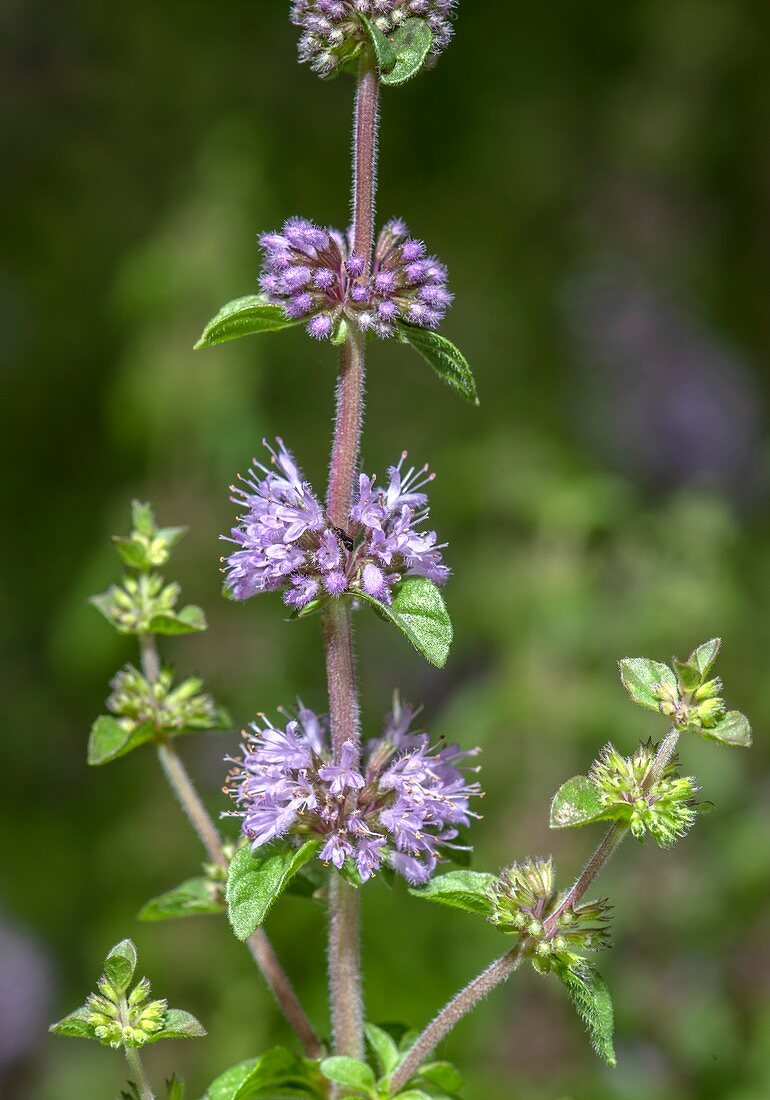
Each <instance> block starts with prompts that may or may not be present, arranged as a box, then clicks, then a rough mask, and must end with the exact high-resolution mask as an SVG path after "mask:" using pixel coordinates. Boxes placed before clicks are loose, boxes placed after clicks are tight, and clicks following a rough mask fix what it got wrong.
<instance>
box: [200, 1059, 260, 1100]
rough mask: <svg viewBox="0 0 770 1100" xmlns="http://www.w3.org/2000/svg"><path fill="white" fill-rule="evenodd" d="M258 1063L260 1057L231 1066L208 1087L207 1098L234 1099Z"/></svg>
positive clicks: (206, 1099)
mask: <svg viewBox="0 0 770 1100" xmlns="http://www.w3.org/2000/svg"><path fill="white" fill-rule="evenodd" d="M258 1064H259V1058H249V1059H248V1060H247V1061H245V1062H239V1063H238V1065H237V1066H230V1068H229V1069H226V1070H225V1071H224V1073H221V1074H220V1075H219V1077H217V1079H216V1080H215V1081H212V1083H211V1084H210V1085H209V1087H208V1088H207V1089H206V1097H205V1100H233V1097H234V1096H235V1094H236V1093H237V1091H238V1089H239V1088H240V1086H241V1085H242V1084H243V1082H244V1081H246V1080H247V1078H248V1077H249V1074H250V1073H251V1071H252V1070H253V1069H254V1067H255V1066H256V1065H258Z"/></svg>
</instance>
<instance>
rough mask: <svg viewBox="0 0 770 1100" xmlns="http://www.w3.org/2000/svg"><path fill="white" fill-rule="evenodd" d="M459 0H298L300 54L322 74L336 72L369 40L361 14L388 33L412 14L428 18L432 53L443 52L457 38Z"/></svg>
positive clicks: (295, 9) (294, 17)
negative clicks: (455, 35)
mask: <svg viewBox="0 0 770 1100" xmlns="http://www.w3.org/2000/svg"><path fill="white" fill-rule="evenodd" d="M456 7H457V0H294V2H293V3H292V6H291V21H292V23H294V24H295V26H297V27H299V28H300V29H301V31H302V35H301V37H300V40H299V59H300V61H301V62H303V63H307V64H309V65H310V67H311V68H312V69H313V70H314V71H315V72H317V73H319V75H321V76H331V75H332V73H335V72H336V71H337V70H339V69H340V68H341V67H342V66H344V65H345V64H346V63H348V62H352V61H354V60H355V58H356V57H358V55H359V53H360V52H361V50H362V48H363V47H364V46H366V45H368V35H367V33H366V30H365V28H364V25H363V23H362V21H361V19H360V16H364V17H366V18H367V19H370V20H371V21H372V23H373V24H374V25H375V26H376V27H377V29H378V30H379V31H381V32H382V33H383V34H385V35H388V34H391V33H392V32H393V31H395V30H397V29H398V27H400V26H401V25H402V23H404V22H405V21H406V20H407V19H411V18H415V17H417V18H420V19H424V20H425V21H426V23H427V24H428V26H429V27H430V29H431V31H432V32H433V44H432V46H431V53H432V54H434V55H438V54H440V53H441V52H442V51H443V50H445V49H446V47H447V46H448V45H449V42H450V41H451V38H452V33H453V29H452V19H453V17H454V12H455V8H456Z"/></svg>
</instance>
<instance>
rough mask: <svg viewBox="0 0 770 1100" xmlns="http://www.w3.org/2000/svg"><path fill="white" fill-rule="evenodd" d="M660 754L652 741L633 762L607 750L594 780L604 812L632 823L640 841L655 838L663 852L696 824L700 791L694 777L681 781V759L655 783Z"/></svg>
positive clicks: (596, 767)
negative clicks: (652, 775)
mask: <svg viewBox="0 0 770 1100" xmlns="http://www.w3.org/2000/svg"><path fill="white" fill-rule="evenodd" d="M656 751H657V746H656V745H653V744H652V742H650V741H648V742H647V743H646V744H644V745H640V747H639V748H638V749H637V750H636V752H635V753H634V754H633V756H628V757H623V756H621V755H620V753H619V752H618V751H617V749H615V747H614V746H613V745H607V746H606V748H605V749H604V751H603V752H602V754H601V756H600V757H599V759H598V760H597V761H596V762H595V763H594V765H593V767H592V769H591V771H590V773H589V776H588V777H589V779H590V780H591V781H592V782H593V784H594V785H595V787H596V792H597V795H598V798H599V803H600V804H601V806H602V807H603V808H604V809H605V810H607V811H610V812H611V813H612V815H613V816H617V817H618V818H619V819H620V820H626V821H628V823H629V825H630V827H631V832H632V833H633V834H634V836H635V837H636V838H637V839H638V840H642V839H643V838H644V837H645V836H646V835H648V834H649V835H650V836H651V837H652V838H653V840H655V842H656V843H657V844H658V845H659V846H660V847H661V848H670V847H672V845H674V844H675V843H676V841H677V840H679V839H680V838H681V837H683V836H686V834H687V833H688V832H689V831H690V829H691V828H692V826H693V824H694V822H695V818H696V817H697V815H698V802H697V801H696V798H695V795H696V794H697V792H698V787H697V785H696V783H695V779H694V778H693V777H692V776H689V775H688V776H680V775H679V773H678V761H677V760H676V758H675V759H673V760H672V761H671V762H670V763H669V764H668V765H667V767H666V768H665V769H664V771H663V772H662V774H661V775H660V776H658V778H657V779H655V780H654V782H652V783H650V782H649V778H648V777H649V775H650V769H651V768H652V765H653V761H654V759H655V754H656Z"/></svg>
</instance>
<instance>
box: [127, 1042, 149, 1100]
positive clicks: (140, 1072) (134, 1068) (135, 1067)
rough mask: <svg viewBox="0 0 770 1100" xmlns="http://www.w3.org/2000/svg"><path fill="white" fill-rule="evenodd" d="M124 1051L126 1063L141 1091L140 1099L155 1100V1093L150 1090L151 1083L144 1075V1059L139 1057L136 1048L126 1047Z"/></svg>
mask: <svg viewBox="0 0 770 1100" xmlns="http://www.w3.org/2000/svg"><path fill="white" fill-rule="evenodd" d="M123 1049H124V1050H125V1052H126V1061H127V1062H128V1066H129V1069H130V1070H131V1076H132V1078H133V1081H134V1084H135V1085H136V1087H137V1088H138V1089H139V1095H140V1097H141V1098H142V1100H155V1093H154V1092H153V1091H152V1089H151V1088H150V1083H149V1081H148V1080H147V1078H146V1077H145V1074H144V1066H143V1065H142V1059H141V1058H140V1057H139V1051H138V1050H137V1049H136V1048H135V1047H124V1048H123Z"/></svg>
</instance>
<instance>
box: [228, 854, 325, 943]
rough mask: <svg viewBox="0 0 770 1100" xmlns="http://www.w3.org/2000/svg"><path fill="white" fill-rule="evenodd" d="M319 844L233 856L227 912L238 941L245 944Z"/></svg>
mask: <svg viewBox="0 0 770 1100" xmlns="http://www.w3.org/2000/svg"><path fill="white" fill-rule="evenodd" d="M320 844H321V842H320V840H308V841H306V842H305V843H304V844H303V845H302V847H301V848H299V849H297V848H292V847H290V846H289V845H288V844H271V845H270V846H269V847H267V848H265V849H264V850H260V851H257V852H253V851H252V850H251V848H249V847H248V846H247V847H245V848H240V849H239V850H238V851H237V852H236V853H235V855H234V857H233V860H232V863H231V864H230V870H229V873H228V877H227V891H226V895H227V912H228V916H229V917H230V923H231V925H232V926H233V931H234V932H235V934H236V936H237V937H238V939H239V940H247V939H248V938H249V936H250V935H251V934H252V933H253V932H255V931H256V930H257V928H259V926H260V925H261V924H262V923H263V921H264V919H265V917H266V916H267V914H268V912H269V910H270V908H271V906H272V905H273V902H274V901H275V900H276V899H277V898H278V897H280V895H281V894H282V893H283V891H284V890H285V889H286V885H287V883H288V882H289V881H290V880H291V879H292V878H293V876H294V875H296V873H297V871H299V869H300V868H301V867H302V866H303V865H304V864H305V863H307V861H308V860H309V859H312V857H313V856H314V855H315V854H316V852H317V851H318V848H319V847H320Z"/></svg>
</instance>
